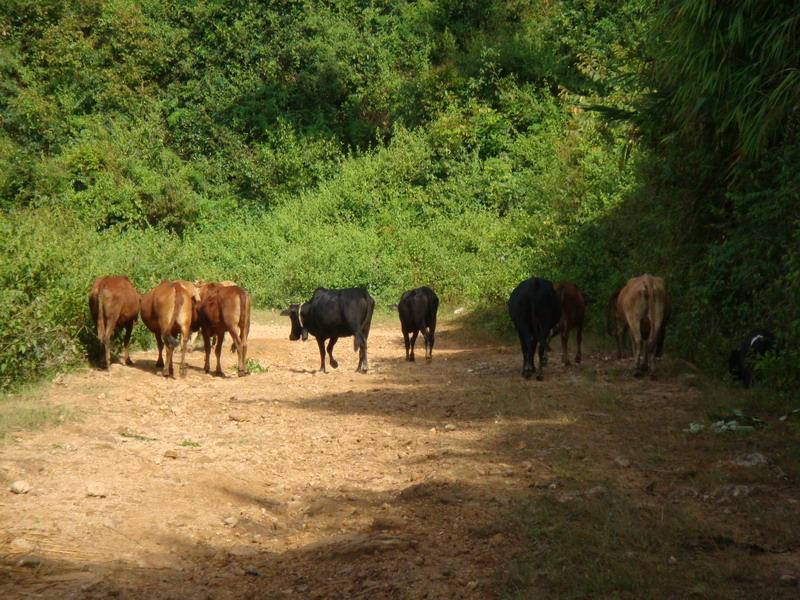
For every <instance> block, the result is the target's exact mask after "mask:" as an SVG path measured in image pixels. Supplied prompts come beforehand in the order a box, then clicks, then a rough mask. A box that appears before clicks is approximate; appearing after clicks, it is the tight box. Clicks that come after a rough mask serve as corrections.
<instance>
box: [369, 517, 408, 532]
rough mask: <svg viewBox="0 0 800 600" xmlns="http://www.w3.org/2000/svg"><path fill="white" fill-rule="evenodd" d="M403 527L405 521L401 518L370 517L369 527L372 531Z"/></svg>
mask: <svg viewBox="0 0 800 600" xmlns="http://www.w3.org/2000/svg"><path fill="white" fill-rule="evenodd" d="M404 527H405V521H403V519H399V518H396V517H375V518H374V519H372V526H371V527H370V528H371V529H372V530H373V531H386V530H389V529H403V528H404Z"/></svg>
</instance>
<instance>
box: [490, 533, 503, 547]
mask: <svg viewBox="0 0 800 600" xmlns="http://www.w3.org/2000/svg"><path fill="white" fill-rule="evenodd" d="M505 541H506V536H504V535H503V534H502V533H495V534H494V535H493V536H492V537H490V538H489V543H490V544H491V545H492V546H499V545H500V544H502V543H503V542H505Z"/></svg>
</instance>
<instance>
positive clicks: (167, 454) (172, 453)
mask: <svg viewBox="0 0 800 600" xmlns="http://www.w3.org/2000/svg"><path fill="white" fill-rule="evenodd" d="M164 458H172V459H176V458H178V453H177V452H176V451H175V450H167V451H166V452H164Z"/></svg>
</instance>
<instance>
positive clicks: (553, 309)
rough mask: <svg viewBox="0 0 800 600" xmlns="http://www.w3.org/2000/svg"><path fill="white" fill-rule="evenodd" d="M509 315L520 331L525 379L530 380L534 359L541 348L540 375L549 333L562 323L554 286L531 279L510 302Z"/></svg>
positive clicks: (526, 281) (513, 293)
mask: <svg viewBox="0 0 800 600" xmlns="http://www.w3.org/2000/svg"><path fill="white" fill-rule="evenodd" d="M508 314H509V315H511V320H512V321H513V322H514V326H515V327H516V328H517V333H518V334H519V341H520V345H521V346H522V376H523V377H530V376H531V375H532V374H533V372H534V371H536V367H535V366H534V363H533V357H534V354H535V353H536V348H537V346H538V348H539V374H538V375H537V376H536V379H538V380H540V381H541V380H542V379H543V376H542V368H543V367H544V365H545V363H546V358H545V352H546V351H547V339H548V337H549V334H550V330H551V329H553V327H555V326H556V325H558V322H559V321H560V320H561V302H560V301H559V298H558V294H557V293H556V291H555V289H554V288H553V284H552V283H551V282H549V281H547V280H546V279H541V278H539V277H532V278H531V279H526V280H525V281H523V282H522V283H520V284H519V285H518V286H517V287H516V288H514V291H513V292H511V297H510V298H509V299H508Z"/></svg>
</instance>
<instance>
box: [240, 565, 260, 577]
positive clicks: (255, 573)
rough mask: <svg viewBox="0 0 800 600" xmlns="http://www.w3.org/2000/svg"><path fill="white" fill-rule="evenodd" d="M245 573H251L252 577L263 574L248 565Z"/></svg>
mask: <svg viewBox="0 0 800 600" xmlns="http://www.w3.org/2000/svg"><path fill="white" fill-rule="evenodd" d="M244 574H245V575H250V576H251V577H258V576H260V575H261V573H259V572H258V571H256V570H255V569H254V568H253V567H247V568H246V569H245V570H244Z"/></svg>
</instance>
